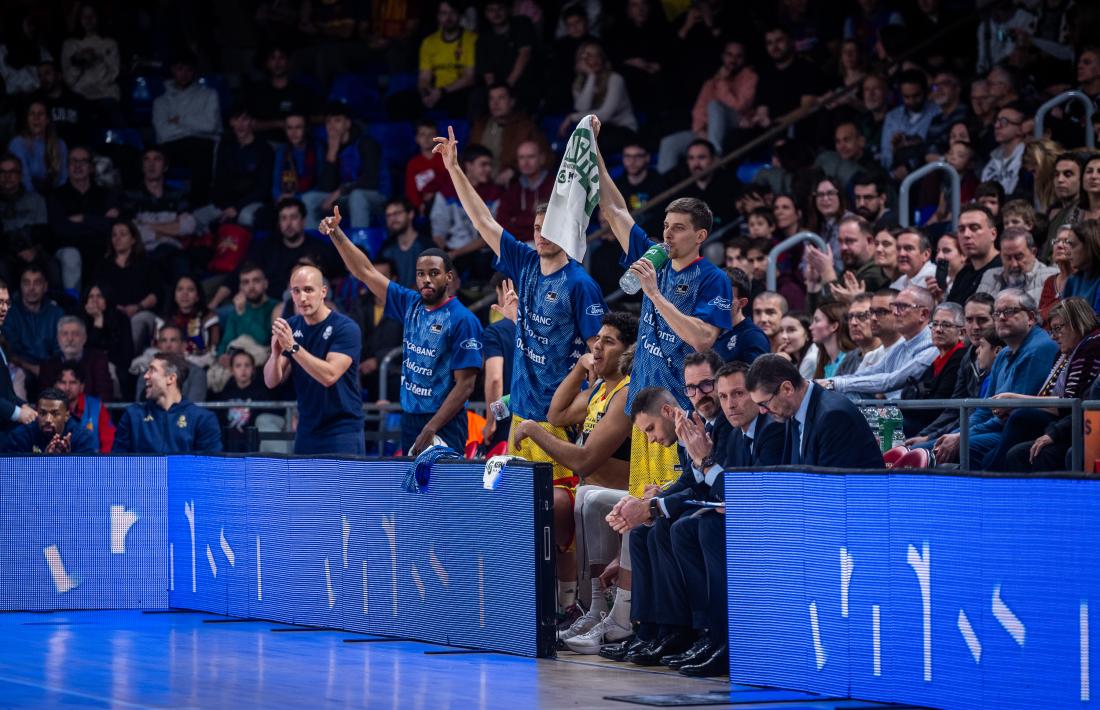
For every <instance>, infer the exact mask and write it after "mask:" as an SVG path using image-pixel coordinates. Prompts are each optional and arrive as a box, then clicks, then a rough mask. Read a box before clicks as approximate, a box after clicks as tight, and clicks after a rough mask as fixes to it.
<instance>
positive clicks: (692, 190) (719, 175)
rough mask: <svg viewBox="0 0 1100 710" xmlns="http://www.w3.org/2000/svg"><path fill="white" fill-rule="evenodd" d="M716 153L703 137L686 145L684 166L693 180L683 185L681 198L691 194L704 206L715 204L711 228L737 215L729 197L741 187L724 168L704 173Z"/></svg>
mask: <svg viewBox="0 0 1100 710" xmlns="http://www.w3.org/2000/svg"><path fill="white" fill-rule="evenodd" d="M717 160H718V154H717V153H716V152H715V150H714V146H713V145H711V143H710V141H708V140H707V139H705V138H698V139H696V140H693V141H692V142H691V144H690V145H688V148H687V169H688V172H689V173H690V174H691V175H692V177H694V178H695V182H693V183H692V184H691V185H688V186H687V187H686V188H684V192H683V196H684V197H694V198H696V199H698V200H700V201H702V202H705V203H706V204H707V205H714V206H715V207H714V209H713V214H714V229H718V228H719V227H721V226H722V225H724V224H726V223H727V222H728V221H730V220H732V219H733V218H735V217H736V216H737V209H736V208H735V207H734V204H735V203H734V201H733V200H731V199H730V197H731V196H733V195H736V194H737V193H738V191H739V190H740V184H739V182H738V180H737V178H736V177H735V176H733V175H731V174H729V173H727V172H725V171H723V170H719V171H717V172H714V173H709V174H707V175H704V173H706V172H707V171H708V170H710V169H711V168H712V167H714V163H715V162H716V161H717Z"/></svg>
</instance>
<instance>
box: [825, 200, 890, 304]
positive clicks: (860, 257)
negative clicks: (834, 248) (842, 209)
mask: <svg viewBox="0 0 1100 710" xmlns="http://www.w3.org/2000/svg"><path fill="white" fill-rule="evenodd" d="M837 243H838V244H839V247H840V263H841V264H842V265H843V267H844V271H843V274H839V273H838V272H837V269H836V266H835V260H834V258H833V254H832V252H831V250H830V251H824V252H823V251H821V250H820V249H818V248H817V247H815V246H813V245H812V244H809V245H807V246H806V261H807V262H808V263H809V265H810V267H811V269H812V272H813V273H812V276H813V277H814V278H812V279H807V291H808V293H807V296H808V297H809V300H810V302H811V303H812V304H817V303H819V302H822V301H825V300H829V299H835V300H838V301H843V302H845V303H848V302H850V301H851V300H852V299H853V298H854V297H855V296H856V294H859V293H861V292H863V291H877V290H878V289H880V288H882V287H883V286H885V285H886V284H887V283H888V281H887V278H886V274H885V272H884V271H883V269H882V267H881V266H879V265H878V264H877V263H876V262H875V248H874V245H873V242H872V235H871V224H870V223H869V222H868V221H867V220H865V219H863V218H862V217H858V216H856V215H852V214H850V215H847V216H845V217H843V218H842V219H841V220H840V223H839V224H838V225H837Z"/></svg>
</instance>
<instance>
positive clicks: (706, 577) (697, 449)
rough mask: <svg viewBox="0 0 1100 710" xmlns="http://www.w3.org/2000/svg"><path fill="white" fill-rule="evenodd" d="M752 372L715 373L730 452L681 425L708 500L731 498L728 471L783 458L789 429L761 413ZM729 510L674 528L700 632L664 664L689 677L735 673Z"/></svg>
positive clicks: (740, 366)
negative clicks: (706, 484) (750, 384)
mask: <svg viewBox="0 0 1100 710" xmlns="http://www.w3.org/2000/svg"><path fill="white" fill-rule="evenodd" d="M748 370H749V366H748V365H746V364H745V363H743V362H737V361H734V362H728V363H726V364H725V365H723V366H722V367H721V368H720V369H719V370H718V371H717V372H716V373H715V381H716V390H715V391H716V392H717V394H718V401H719V403H720V404H721V407H722V413H723V415H725V416H724V418H725V419H726V420H727V421H728V422H729V424H730V426H731V427H732V429H733V431H732V433H731V434H730V436H729V437H728V439H727V442H726V446H725V448H724V449H720V448H718V446H712V445H711V443H710V442H709V441H707V440H706V439H705V438H703V437H701V436H700V435H699V434H700V432H699V431H698V430H697V429H695V430H691V431H689V430H688V428H687V427H681V429H682V430H683V431H682V433H681V436H680V439H681V441H683V442H684V444H685V450H686V451H687V452H688V453H689V454H690V455H691V457H692V459H693V461H698V463H699V464H700V465H702V466H703V467H704V470H705V472H706V474H705V475H706V479H707V480H709V481H710V482H711V485H710V490H709V491H708V496H707V500H708V501H714V502H720V501H723V500H725V495H724V489H723V486H724V483H725V482H724V478H725V476H724V474H723V471H724V470H725V469H726V468H738V467H749V466H771V465H774V464H777V463H779V460H780V457H781V456H782V454H783V432H784V427H783V425H781V424H779V423H777V422H775V421H773V420H772V419H771V418H770V417H769V416H768V415H766V414H763V413H761V412H760V408H759V407H757V406H756V403H755V402H753V401H752V398H751V397H749V393H748V390H747V389H746V387H745V375H746V373H747V372H748ZM700 459H701V460H700ZM708 463H709V464H710V465H709V466H707V465H706V464H708ZM724 512H725V511H724V510H712V509H707V508H699V509H697V510H696V511H695V512H694V513H692V514H691V515H685V516H682V517H680V518H679V519H678V520H676V522H674V523H673V524H672V549H673V552H674V554H675V558H676V562H677V564H678V565H679V567H680V571H681V574H682V576H683V578H684V584H685V587H686V589H687V594H688V605H689V607H690V609H691V615H692V625H693V626H694V627H695V628H696V629H698V630H699V631H700V634H699V639H698V640H697V641H696V642H695V644H694V645H693V646H692V647H691V648H690V649H688V650H687V651H686V652H685V653H682V654H679V655H677V656H669V657H666V658H664V659H662V663H664V664H665V665H667V666H669V667H670V668H677V669H679V671H680V672H681V673H682V674H684V675H688V676H714V675H722V674H724V673H725V672H726V671H727V670H728V669H729V652H728V645H727V640H728V637H729V624H728V619H727V614H728V610H727V608H726V579H727V577H726V537H725V535H726V524H725V523H726V520H725V515H724V514H723V513H724Z"/></svg>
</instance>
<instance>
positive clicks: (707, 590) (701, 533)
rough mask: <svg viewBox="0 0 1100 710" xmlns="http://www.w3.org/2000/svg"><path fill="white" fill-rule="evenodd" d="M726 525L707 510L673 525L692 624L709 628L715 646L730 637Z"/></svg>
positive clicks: (673, 536)
mask: <svg viewBox="0 0 1100 710" xmlns="http://www.w3.org/2000/svg"><path fill="white" fill-rule="evenodd" d="M725 523H726V519H725V516H723V515H719V514H718V513H716V512H714V511H710V510H708V511H705V512H701V513H698V514H695V515H685V516H684V517H682V518H680V519H679V520H677V521H676V522H675V523H673V524H672V550H673V553H674V554H675V555H676V562H677V563H678V564H679V565H680V572H681V574H682V576H683V578H684V585H685V589H686V590H687V598H688V606H689V608H690V609H691V625H692V627H694V628H695V629H699V630H702V629H709V636H710V638H711V640H712V641H715V642H717V643H721V642H724V641H726V638H727V636H728V635H729V616H728V613H729V610H728V609H727V604H726V581H727V576H726V525H725Z"/></svg>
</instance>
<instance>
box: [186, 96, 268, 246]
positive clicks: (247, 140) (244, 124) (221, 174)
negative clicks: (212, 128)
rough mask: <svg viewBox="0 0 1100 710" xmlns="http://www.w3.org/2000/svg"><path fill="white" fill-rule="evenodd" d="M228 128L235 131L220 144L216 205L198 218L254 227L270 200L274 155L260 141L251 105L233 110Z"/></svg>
mask: <svg viewBox="0 0 1100 710" xmlns="http://www.w3.org/2000/svg"><path fill="white" fill-rule="evenodd" d="M229 126H230V128H232V130H231V131H230V132H229V134H228V135H225V136H222V139H221V141H220V142H219V143H218V159H217V170H216V172H215V177H214V195H213V198H214V202H213V204H211V205H208V206H207V207H205V208H204V209H202V210H200V214H197V215H196V217H197V218H199V219H200V220H201V221H203V222H204V223H206V224H210V225H213V224H214V223H220V222H236V223H238V224H241V225H243V226H245V227H249V228H251V227H252V226H253V225H254V224H255V222H256V213H257V212H258V211H259V210H260V208H261V207H263V206H264V205H265V204H266V203H267V201H268V200H267V176H268V175H271V173H272V169H273V168H272V166H273V165H274V163H275V156H274V153H273V152H272V150H271V146H270V145H268V143H267V141H265V140H260V139H258V138H257V136H256V133H255V130H254V126H255V121H254V120H253V118H252V113H251V111H250V110H249V108H248V106H245V105H244V104H239V105H237V106H234V107H233V108H232V109H231V110H230V112H229Z"/></svg>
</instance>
